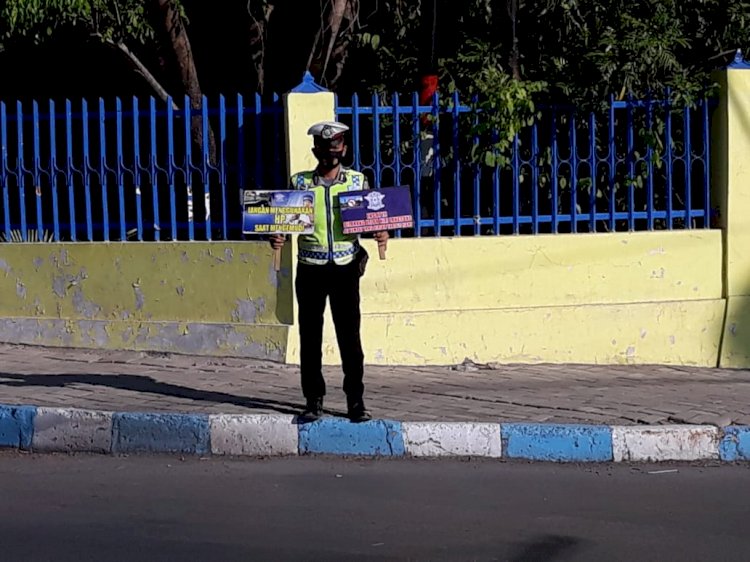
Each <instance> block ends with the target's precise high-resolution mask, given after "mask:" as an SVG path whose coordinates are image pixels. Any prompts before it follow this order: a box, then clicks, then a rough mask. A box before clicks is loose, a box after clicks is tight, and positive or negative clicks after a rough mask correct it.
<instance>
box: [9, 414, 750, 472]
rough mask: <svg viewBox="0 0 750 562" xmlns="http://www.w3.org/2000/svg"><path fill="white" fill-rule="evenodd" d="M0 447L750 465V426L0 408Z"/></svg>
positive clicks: (58, 451) (54, 449) (68, 451)
mask: <svg viewBox="0 0 750 562" xmlns="http://www.w3.org/2000/svg"><path fill="white" fill-rule="evenodd" d="M0 448H13V449H20V450H25V451H34V452H45V453H53V452H57V453H102V454H139V453H147V454H148V453H180V454H190V455H201V456H208V455H219V456H221V455H231V456H255V457H258V456H295V455H313V454H320V455H336V456H355V457H362V456H369V457H428V458H437V457H486V458H495V459H519V460H531V461H543V462H596V463H602V462H660V461H700V460H718V461H723V462H737V461H750V426H747V427H746V426H728V427H724V428H720V427H715V426H696V425H671V426H608V425H574V424H544V423H473V422H400V421H393V420H373V421H369V422H366V423H360V424H355V423H351V422H350V421H349V420H347V419H344V418H335V417H328V418H323V419H321V420H318V421H316V422H312V423H304V424H300V423H298V422H297V418H296V417H295V416H289V415H273V414H248V415H242V414H238V415H234V414H232V415H229V414H216V415H209V414H179V413H139V412H116V413H113V412H103V411H92V410H80V409H75V408H46V407H36V406H4V405H0Z"/></svg>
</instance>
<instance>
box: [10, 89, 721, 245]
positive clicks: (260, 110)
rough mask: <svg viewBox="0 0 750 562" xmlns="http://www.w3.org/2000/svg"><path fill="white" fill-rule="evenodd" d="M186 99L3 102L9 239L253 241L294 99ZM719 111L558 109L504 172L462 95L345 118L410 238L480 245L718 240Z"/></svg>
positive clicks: (520, 138)
mask: <svg viewBox="0 0 750 562" xmlns="http://www.w3.org/2000/svg"><path fill="white" fill-rule="evenodd" d="M180 101H181V102H182V103H180V104H179V105H180V107H179V108H178V107H177V105H175V104H173V103H172V100H170V102H169V103H163V102H161V101H157V100H154V99H153V98H149V99H146V100H143V99H137V98H133V99H129V100H121V99H114V100H103V99H99V100H97V101H96V102H93V103H88V102H87V101H86V100H81V101H77V102H76V103H71V102H70V101H67V100H66V101H64V102H61V103H58V102H55V101H51V100H50V101H48V102H46V103H44V104H40V103H38V102H33V103H26V104H24V103H22V102H17V103H14V104H6V103H0V143H1V145H2V151H1V152H0V241H3V240H5V241H11V240H12V241H31V240H54V241H120V240H122V241H125V240H144V241H149V240H154V241H157V240H217V239H218V240H237V239H242V238H243V236H242V232H241V204H240V201H241V198H240V194H241V190H242V189H245V188H249V187H273V188H277V187H279V186H282V185H285V184H286V181H287V178H286V177H285V156H284V155H285V131H284V119H283V107H282V104H281V100H280V99H279V97H278V96H276V95H274V96H272V97H271V98H270V99H263V98H261V96H259V95H256V96H253V97H250V98H243V96H241V95H240V96H236V97H232V98H225V97H223V96H222V97H220V98H218V99H217V100H212V101H211V102H210V101H209V100H208V99H205V98H204V99H203V103H202V104H201V106H200V107H199V108H197V109H190V106H189V103H188V100H184V101H183V100H180ZM713 103H714V102H713V101H712V100H704V101H702V102H700V103H699V104H698V105H697V107H694V108H692V109H684V108H675V107H672V106H671V105H670V104H669V102H667V101H664V100H655V101H611V102H610V103H609V105H608V107H607V108H606V109H605V110H603V111H599V112H597V111H594V112H587V113H583V112H580V111H577V110H576V109H575V108H571V107H563V106H551V107H544V108H542V109H541V117H540V118H539V119H537V120H536V122H535V123H534V124H533V125H532V126H530V127H528V128H526V129H525V130H524V131H522V132H521V133H520V134H519V135H517V137H516V138H515V139H514V142H513V146H512V148H511V150H510V151H509V153H508V154H506V155H505V156H506V157H507V159H506V160H505V161H503V162H501V163H498V164H497V165H491V166H490V165H487V164H485V163H482V162H477V161H475V160H473V159H472V158H471V157H470V154H471V152H472V149H473V148H475V147H477V146H479V144H480V142H481V139H480V138H479V137H478V136H477V135H476V134H475V130H476V125H477V124H478V123H480V122H481V120H482V118H483V116H482V113H481V112H480V111H476V110H475V109H473V108H472V107H471V106H469V105H467V104H462V103H461V102H460V99H459V95H458V94H457V93H456V94H454V95H453V96H451V97H449V98H444V99H441V98H439V97H438V96H435V97H434V99H433V102H432V104H431V105H420V104H419V100H418V97H417V95H416V94H414V95H412V96H411V97H410V100H409V103H404V100H402V99H401V97H400V96H399V95H398V94H395V95H393V96H391V97H390V99H389V100H388V102H387V103H386V101H385V100H384V98H383V97H381V96H372V97H370V98H368V99H367V101H366V102H362V101H360V98H359V97H358V96H353V97H352V98H351V99H350V100H349V102H348V105H342V104H341V103H339V100H337V106H336V112H337V115H338V118H339V119H340V120H342V121H345V122H348V123H349V124H350V125H351V128H352V132H351V134H352V142H351V145H352V149H353V150H352V154H351V158H352V161H351V164H352V165H353V166H354V167H355V168H357V169H360V170H363V171H364V172H365V173H366V174H367V175H368V176H369V177H370V180H371V182H372V183H373V185H374V186H375V187H383V186H389V185H408V186H410V187H411V188H412V193H413V201H414V214H415V219H416V225H417V228H415V229H414V230H413V231H403V232H398V233H397V235H398V236H466V235H469V236H472V235H473V236H476V235H484V234H540V233H547V232H550V233H563V232H602V231H610V232H612V231H635V230H656V229H685V228H709V227H710V226H711V220H712V217H711V207H710V195H711V194H710V179H711V173H710V171H711V170H710V168H711V162H710V155H711V147H710V121H711V108H712V106H713ZM186 108H187V109H186ZM425 116H429V117H430V118H431V119H430V122H429V123H428V122H427V121H426V120H425V119H424V118H425ZM207 125H208V126H207ZM196 132H197V133H199V137H200V138H197V139H196V138H195V134H196ZM211 138H213V141H214V144H215V147H216V151H215V156H216V158H215V159H212V158H211V146H212V143H211Z"/></svg>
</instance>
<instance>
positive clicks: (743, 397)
mask: <svg viewBox="0 0 750 562" xmlns="http://www.w3.org/2000/svg"><path fill="white" fill-rule="evenodd" d="M298 376H299V375H298V370H297V368H296V367H294V366H289V365H279V364H275V363H270V362H258V361H252V360H245V359H223V358H211V357H193V356H180V355H170V356H167V355H164V354H148V353H140V352H105V351H87V350H73V349H53V348H38V347H25V346H12V345H0V404H6V405H34V406H42V407H58V408H80V409H89V410H100V411H113V412H154V413H169V412H179V413H203V414H258V413H277V414H296V413H298V411H299V409H300V408H301V406H302V400H301V397H300V393H299V379H298ZM326 379H327V381H328V397H327V399H326V407H327V410H328V411H330V412H331V413H333V414H334V415H336V414H341V415H343V412H344V404H345V403H344V399H343V394H342V392H341V374H340V370H339V369H338V368H327V369H326ZM366 386H367V403H368V406H369V407H370V409H371V410H372V413H373V415H374V416H375V417H377V418H382V419H392V420H399V421H445V422H459V421H471V422H492V423H497V422H514V423H516V422H535V423H563V424H565V423H572V424H596V425H605V424H607V425H641V424H646V425H672V424H694V425H700V424H709V425H718V426H725V425H745V426H747V425H750V370H727V369H706V368H690V367H667V366H591V365H533V366H532V365H494V366H478V365H474V364H472V363H464V364H462V365H458V366H453V367H418V368H412V367H409V368H405V367H370V368H368V369H367V374H366Z"/></svg>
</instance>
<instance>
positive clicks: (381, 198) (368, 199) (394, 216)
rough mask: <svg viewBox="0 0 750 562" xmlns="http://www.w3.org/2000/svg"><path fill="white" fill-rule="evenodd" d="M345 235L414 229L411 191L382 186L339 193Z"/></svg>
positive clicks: (400, 187)
mask: <svg viewBox="0 0 750 562" xmlns="http://www.w3.org/2000/svg"><path fill="white" fill-rule="evenodd" d="M339 205H340V208H341V220H342V223H343V229H344V234H362V233H365V232H379V231H382V230H398V229H401V228H413V227H414V217H413V213H412V205H411V190H410V189H409V188H408V187H402V186H398V187H384V188H382V189H367V190H364V191H347V192H345V193H342V194H340V195H339Z"/></svg>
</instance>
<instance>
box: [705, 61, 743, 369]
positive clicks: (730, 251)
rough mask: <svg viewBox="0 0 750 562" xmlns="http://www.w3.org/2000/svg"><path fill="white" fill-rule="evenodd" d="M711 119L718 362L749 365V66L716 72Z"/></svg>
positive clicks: (733, 365)
mask: <svg viewBox="0 0 750 562" xmlns="http://www.w3.org/2000/svg"><path fill="white" fill-rule="evenodd" d="M718 78H719V82H720V84H721V86H722V95H721V98H720V104H719V107H718V109H717V110H716V112H715V116H714V121H713V131H712V141H713V162H714V177H713V179H714V181H713V186H712V190H713V193H714V204H715V205H716V206H717V207H718V208H719V210H720V214H721V226H722V228H723V230H724V241H725V252H726V256H725V275H726V281H725V283H726V285H725V296H726V297H727V316H726V325H725V329H724V338H723V342H722V349H721V358H720V362H719V363H720V365H721V366H722V367H743V368H748V367H750V158H748V154H750V70H744V69H729V70H727V71H725V72H722V73H720V74H719V75H718Z"/></svg>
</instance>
